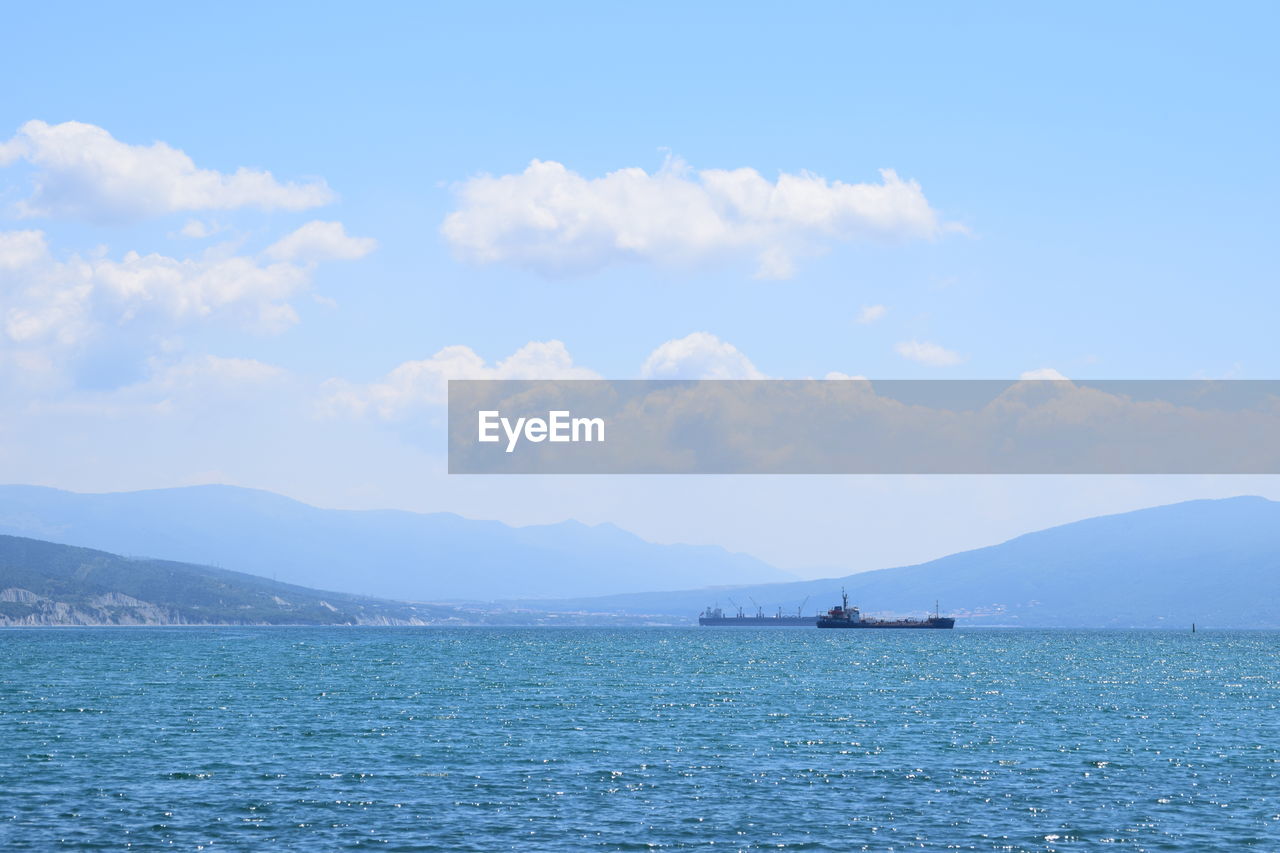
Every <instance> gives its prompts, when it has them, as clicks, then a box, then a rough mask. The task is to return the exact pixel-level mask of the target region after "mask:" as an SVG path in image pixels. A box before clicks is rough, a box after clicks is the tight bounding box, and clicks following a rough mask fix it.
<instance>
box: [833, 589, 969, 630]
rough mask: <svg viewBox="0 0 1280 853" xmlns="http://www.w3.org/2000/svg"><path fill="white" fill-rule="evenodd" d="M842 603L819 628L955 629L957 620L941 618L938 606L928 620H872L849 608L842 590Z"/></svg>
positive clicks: (948, 617)
mask: <svg viewBox="0 0 1280 853" xmlns="http://www.w3.org/2000/svg"><path fill="white" fill-rule="evenodd" d="M840 599H841V603H840V604H837V605H836V606H835V607H833V608H831V609H830V610H828V611H827V612H826V613H824V614H822V615H821V616H819V617H818V627H819V628H954V627H955V626H956V620H955V619H953V618H951V617H950V616H941V615H939V613H938V608H937V605H936V604H935V605H934V610H933V615H932V616H930V617H929V618H927V619H872V618H868V617H866V616H863V615H862V613H861V612H860V611H859V610H858V608H856V607H850V606H849V596H848V595H847V594H846V593H845V591H844V590H843V589H842V590H840Z"/></svg>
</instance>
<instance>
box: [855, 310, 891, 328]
mask: <svg viewBox="0 0 1280 853" xmlns="http://www.w3.org/2000/svg"><path fill="white" fill-rule="evenodd" d="M888 313H889V309H888V308H887V307H886V306H884V305H863V306H862V310H861V311H859V312H858V322H859V323H862V324H863V325H864V326H865V325H867V324H868V323H874V322H875V321H877V320H880V319H883V318H884V315H885V314H888Z"/></svg>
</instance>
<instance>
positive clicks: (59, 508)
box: [0, 486, 793, 601]
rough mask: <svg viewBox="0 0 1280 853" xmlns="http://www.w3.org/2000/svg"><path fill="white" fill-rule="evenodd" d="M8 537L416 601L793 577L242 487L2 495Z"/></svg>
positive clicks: (612, 534) (576, 528) (555, 528)
mask: <svg viewBox="0 0 1280 853" xmlns="http://www.w3.org/2000/svg"><path fill="white" fill-rule="evenodd" d="M0 534H10V535H15V536H28V537H36V538H40V539H47V540H53V541H56V542H62V543H66V544H71V545H81V546H85V547H90V548H100V549H103V550H106V551H111V552H114V553H122V554H138V555H143V554H145V555H147V556H150V557H158V558H164V559H169V560H179V561H183V562H190V563H200V564H212V565H218V566H222V567H225V568H229V569H235V570H237V571H241V572H249V573H251V574H256V575H261V576H263V577H271V578H276V579H278V580H281V581H286V582H289V583H294V584H300V585H303V586H307V587H318V588H321V589H332V590H340V591H344V592H350V593H354V594H359V595H372V596H378V597H382V598H395V599H402V600H412V601H444V600H454V601H458V600H464V601H465V600H477V601H491V600H493V599H497V598H542V597H567V596H588V595H608V594H612V593H622V592H638V591H642V590H652V589H662V588H691V587H703V586H712V585H719V584H729V583H735V584H741V583H764V582H773V581H785V580H790V579H792V578H793V576H792V575H789V574H787V573H786V572H783V571H782V570H780V569H776V568H774V567H772V566H769V565H768V564H766V563H763V562H761V561H760V560H757V559H755V558H754V557H749V556H747V555H744V554H731V553H729V552H728V551H725V550H724V549H722V548H717V547H712V546H691V545H655V544H653V543H650V542H646V541H644V540H643V539H640V538H639V537H637V536H635V535H633V534H631V533H628V532H626V531H624V530H622V529H620V528H617V527H614V526H613V525H610V524H600V525H595V526H588V525H584V524H580V523H578V522H574V521H568V522H564V523H561V524H551V525H540V526H531V527H510V526H508V525H505V524H502V523H500V522H496V521H475V520H471V519H466V518H462V517H461V516H457V515H453V514H451V513H431V514H420V513H412V512H402V511H398V510H374V511H349V510H327V509H318V508H316V507H312V506H308V505H307V504H304V503H300V502H298V501H295V500H291V499H289V498H286V497H283V496H281V495H276V494H272V493H271V492H263V491H257V490H253V489H242V488H237V487H234V486H192V487H188V488H178V489H158V490H153V491H142V492H118V493H109V494H78V493H74V492H65V491H60V490H58V489H48V488H42V487H37V486H0Z"/></svg>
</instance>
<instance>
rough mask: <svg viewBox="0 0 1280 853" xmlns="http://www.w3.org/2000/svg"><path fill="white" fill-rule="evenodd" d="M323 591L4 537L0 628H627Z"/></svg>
mask: <svg viewBox="0 0 1280 853" xmlns="http://www.w3.org/2000/svg"><path fill="white" fill-rule="evenodd" d="M637 621H642V620H637V619H633V618H630V617H610V616H593V617H591V618H590V619H582V618H577V619H575V618H574V617H567V618H565V617H558V616H554V615H550V614H545V613H528V612H521V611H513V610H504V609H501V608H492V607H490V608H473V607H455V606H450V605H444V604H410V603H405V602H400V601H385V600H381V599H376V598H368V597H365V596H358V595H347V594H345V593H341V592H321V591H319V590H314V589H306V588H305V587H300V586H294V585H293V584H286V583H280V582H278V581H273V580H268V579H267V578H261V577H257V576H256V575H249V574H245V573H243V572H232V571H228V570H226V569H218V568H214V567H212V566H196V565H190V564H187V563H176V562H172V561H169V560H151V559H146V558H129V557H121V556H119V555H117V554H108V553H106V552H104V551H95V550H93V549H91V548H77V547H75V546H74V545H59V544H56V543H53V542H42V541H40V540H38V539H25V538H21V537H17V536H0V626H4V627H14V626H40V625H437V626H440V625H443V626H448V625H510V624H518V625H538V624H574V623H575V622H589V623H590V624H595V625H599V624H606V625H607V624H610V623H611V622H621V623H624V624H626V623H631V624H634V623H635V622H637Z"/></svg>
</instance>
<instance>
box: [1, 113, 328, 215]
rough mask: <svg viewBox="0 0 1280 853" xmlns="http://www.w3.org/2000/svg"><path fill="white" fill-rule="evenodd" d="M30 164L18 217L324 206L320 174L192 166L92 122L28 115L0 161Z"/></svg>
mask: <svg viewBox="0 0 1280 853" xmlns="http://www.w3.org/2000/svg"><path fill="white" fill-rule="evenodd" d="M17 160H25V161H26V162H28V163H30V164H31V165H32V166H33V167H35V176H34V183H35V191H34V193H33V194H32V195H31V197H30V198H28V199H26V200H25V201H23V202H21V203H20V204H19V212H20V213H21V214H22V215H25V216H57V217H71V218H78V219H87V220H90V221H94V222H113V221H120V220H133V219H139V218H143V217H146V216H158V215H163V214H168V213H175V212H180V211H195V210H231V209H234V208H241V207H256V208H260V209H263V210H276V209H280V210H303V209H306V208H310V207H316V206H318V205H323V204H328V203H329V202H330V201H332V200H333V198H334V195H333V192H332V191H331V190H330V189H329V187H328V186H327V185H326V184H325V183H324V181H322V180H318V179H317V180H312V181H308V182H306V183H292V182H291V183H281V182H279V181H277V180H276V179H275V177H273V176H272V174H271V173H270V172H266V171H258V170H253V169H248V168H243V167H242V168H240V169H237V170H236V171H235V172H232V173H225V172H218V171H215V170H212V169H199V168H197V167H196V165H195V163H194V162H193V161H192V159H191V158H190V157H188V156H187V155H186V154H185V153H183V152H182V151H180V150H178V149H176V148H172V147H170V146H169V145H167V144H165V143H164V142H154V143H152V144H151V145H130V144H128V143H125V142H121V141H119V140H117V139H116V138H115V137H113V136H112V135H111V134H110V133H108V132H107V131H106V130H104V129H102V128H100V127H97V126H96V125H92V124H85V123H83V122H77V121H68V122H63V123H62V124H54V125H51V124H47V123H46V122H43V121H29V122H27V123H26V124H24V125H23V126H22V127H21V128H20V129H19V130H18V132H17V134H16V135H15V136H14V137H13V138H12V139H10V140H9V141H8V142H5V143H2V144H0V166H5V165H9V164H11V163H13V162H16V161H17Z"/></svg>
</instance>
